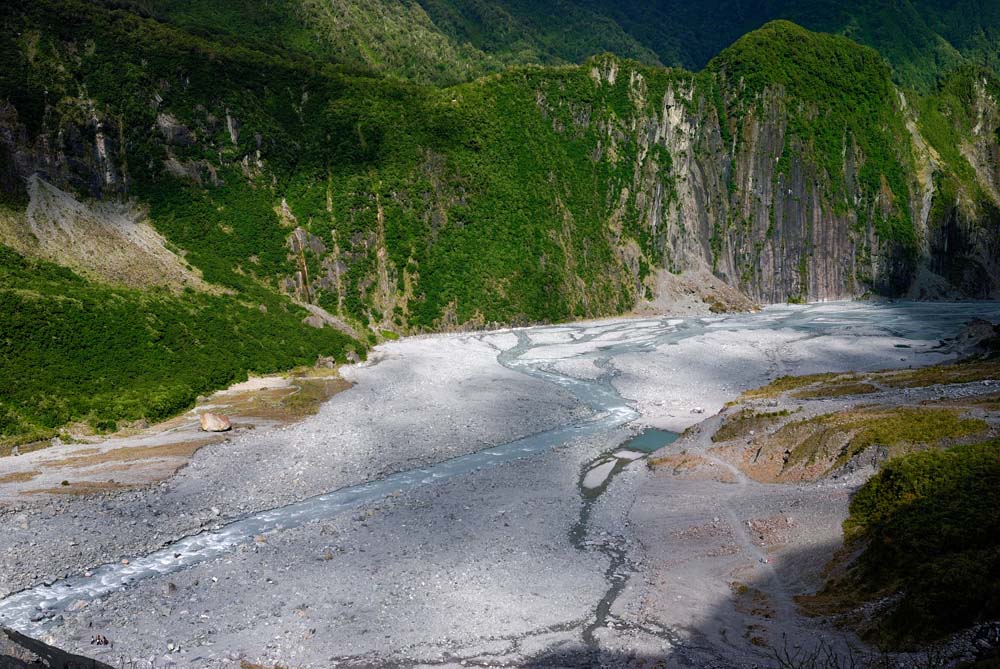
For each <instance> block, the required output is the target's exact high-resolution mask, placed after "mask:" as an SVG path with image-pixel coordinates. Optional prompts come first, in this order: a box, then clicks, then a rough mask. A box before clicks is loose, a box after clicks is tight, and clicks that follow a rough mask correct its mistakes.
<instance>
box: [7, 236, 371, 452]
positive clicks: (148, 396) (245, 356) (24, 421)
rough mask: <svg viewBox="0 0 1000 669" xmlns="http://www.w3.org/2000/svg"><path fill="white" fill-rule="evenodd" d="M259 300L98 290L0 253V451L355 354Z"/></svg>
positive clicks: (52, 268)
mask: <svg viewBox="0 0 1000 669" xmlns="http://www.w3.org/2000/svg"><path fill="white" fill-rule="evenodd" d="M261 299H262V300H264V301H262V302H261V303H259V304H258V303H248V302H244V301H241V300H238V299H235V298H233V297H229V296H212V295H201V294H194V293H187V294H185V295H183V296H178V295H173V294H171V293H169V292H166V291H162V292H158V291H152V292H139V291H130V290H125V289H114V288H110V287H105V286H98V285H94V284H92V283H90V282H88V281H85V280H84V279H82V278H80V277H79V276H77V275H76V274H74V273H72V272H71V271H69V270H67V269H64V268H62V267H59V266H57V265H52V264H49V263H44V262H41V261H37V260H31V259H28V258H25V257H23V256H20V255H18V254H17V253H15V252H13V251H11V250H10V249H8V248H6V247H3V246H0V322H2V323H3V329H2V332H0V359H2V360H3V361H4V362H3V365H2V366H0V445H6V444H9V443H18V442H23V441H25V440H30V439H32V438H45V437H48V436H51V435H53V434H55V432H56V430H57V429H58V428H59V427H61V426H62V425H65V424H66V423H69V422H75V421H81V422H87V423H90V424H91V425H93V426H95V427H97V428H98V429H103V430H109V429H113V428H114V427H115V426H116V423H117V422H118V421H121V420H125V421H130V420H139V419H147V420H150V421H155V420H162V419H164V418H167V417H169V416H171V415H172V414H174V413H177V412H178V411H180V410H182V409H185V408H187V407H188V406H190V405H192V404H193V403H194V400H195V398H196V397H197V396H198V395H199V394H201V393H204V392H206V391H210V390H214V389H216V388H219V387H221V386H225V385H227V384H229V383H233V382H236V381H241V380H245V379H246V376H247V374H248V373H249V372H257V373H268V372H275V371H279V370H282V369H288V368H290V367H293V366H295V365H305V364H312V363H314V362H315V361H316V356H317V354H322V355H328V356H333V357H335V358H336V359H338V360H340V361H343V360H344V359H345V354H346V353H347V351H348V350H352V349H353V350H356V351H358V352H361V353H363V351H361V350H360V347H359V346H358V345H357V344H356V343H355V342H353V341H352V340H351V339H350V338H349V337H347V336H345V335H343V334H341V333H339V332H337V331H335V330H331V329H329V328H326V329H322V330H316V329H313V328H309V327H303V326H302V324H301V322H300V321H301V319H302V317H303V316H304V315H305V313H304V312H303V311H302V310H301V309H299V308H293V307H291V306H290V305H288V304H287V303H285V302H283V301H282V300H279V299H276V298H275V297H268V296H266V295H264V294H262V295H261Z"/></svg>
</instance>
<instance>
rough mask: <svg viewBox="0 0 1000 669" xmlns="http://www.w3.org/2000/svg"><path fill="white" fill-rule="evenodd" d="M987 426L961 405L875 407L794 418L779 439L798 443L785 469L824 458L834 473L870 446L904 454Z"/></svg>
mask: <svg viewBox="0 0 1000 669" xmlns="http://www.w3.org/2000/svg"><path fill="white" fill-rule="evenodd" d="M988 429H989V425H988V424H987V423H986V422H985V421H983V420H979V419H974V418H963V417H962V411H961V410H960V409H950V408H920V409H915V408H908V407H900V408H892V409H881V408H875V409H865V410H858V411H849V412H842V413H837V414H825V415H822V416H816V417H815V418H810V419H808V420H804V421H797V422H794V423H789V424H788V425H785V426H784V427H782V428H781V430H779V431H778V433H777V434H775V439H776V440H779V441H788V442H790V443H792V444H795V445H794V446H793V447H791V448H790V451H791V452H790V454H789V455H788V459H787V461H786V464H785V467H786V469H787V468H791V467H794V466H797V465H804V466H811V465H814V464H817V463H820V464H824V465H826V471H827V472H830V471H832V470H834V469H836V468H838V467H841V466H843V465H845V464H846V463H847V462H848V461H849V460H850V459H851V458H852V457H854V456H855V455H857V454H858V453H860V452H862V451H864V450H865V449H866V448H868V447H870V446H883V447H885V448H887V449H889V450H890V452H896V453H899V452H903V451H904V450H905V449H907V448H910V447H916V446H922V445H935V444H939V443H940V442H942V441H944V440H948V439H960V438H963V437H969V436H972V435H977V434H983V433H984V432H986V431H987V430H988Z"/></svg>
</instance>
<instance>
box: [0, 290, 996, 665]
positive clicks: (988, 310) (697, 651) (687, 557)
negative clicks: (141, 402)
mask: <svg viewBox="0 0 1000 669" xmlns="http://www.w3.org/2000/svg"><path fill="white" fill-rule="evenodd" d="M973 316H983V317H992V318H994V319H995V318H997V317H998V316H1000V306H998V305H996V304H993V303H980V304H965V305H958V304H956V305H918V304H906V305H887V306H875V305H862V304H831V305H814V306H809V307H788V308H772V309H767V310H765V311H764V312H762V313H760V314H754V315H741V316H727V317H710V318H691V319H686V320H681V319H667V318H663V319H642V320H614V321H602V322H596V323H585V324H575V325H563V326H551V327H540V328H530V329H524V330H515V331H506V332H497V333H488V334H477V335H441V336H433V337H419V338H412V339H407V340H402V341H399V342H393V343H389V344H385V345H382V346H380V347H379V348H378V349H377V350H376V352H375V353H374V354H373V356H372V361H370V362H369V363H366V364H364V365H360V366H355V367H349V368H345V369H344V370H342V375H343V377H344V378H345V379H346V380H347V381H350V382H352V383H353V384H354V385H353V387H351V388H349V389H346V390H343V391H342V392H340V393H339V394H336V395H335V396H333V397H332V398H331V399H330V400H328V401H326V402H325V403H324V404H323V405H322V407H321V408H320V409H319V411H318V413H316V415H314V416H310V417H308V418H305V419H304V420H302V421H301V422H298V423H296V424H292V425H272V426H268V425H263V424H262V425H259V426H258V427H257V429H256V430H246V431H242V432H238V433H236V434H234V435H233V436H232V438H230V439H228V440H226V441H223V442H220V443H216V444H212V445H209V446H207V447H204V448H201V449H200V450H197V452H195V453H194V454H193V456H191V460H190V463H189V464H188V465H187V466H186V467H183V468H182V469H180V470H179V471H177V473H176V474H172V475H168V476H167V478H165V479H164V480H163V481H161V482H159V483H157V484H154V485H149V486H142V487H138V488H135V489H126V490H113V491H104V492H100V493H95V494H82V495H55V494H38V495H18V494H14V493H11V494H7V495H6V496H5V493H4V490H5V489H4V487H3V486H4V485H7V484H5V483H0V499H3V500H5V501H4V502H3V506H2V507H0V523H2V524H3V526H4V527H5V531H4V532H3V533H2V534H0V596H8V595H10V596H8V597H7V599H5V600H0V624H4V625H9V626H13V627H16V628H19V629H22V630H24V631H25V632H28V633H30V634H33V635H34V636H37V637H39V638H42V639H43V640H46V641H50V642H52V643H54V644H55V645H58V646H60V647H63V648H65V649H67V650H70V651H75V652H84V653H86V654H89V655H92V656H95V657H98V658H100V659H103V660H104V661H106V662H108V663H110V664H113V665H116V666H117V665H118V664H119V663H120V662H121V661H122V660H125V661H126V662H128V661H137V662H139V664H138V665H136V666H143V663H145V664H146V666H149V665H154V666H156V667H158V668H159V667H169V666H183V667H188V666H190V667H231V666H239V663H240V662H241V661H246V662H249V663H253V664H255V665H256V664H260V665H265V666H272V665H274V664H276V663H277V664H281V665H282V666H287V667H329V666H334V665H336V666H417V665H432V666H450V665H456V666H459V665H463V664H465V665H519V666H589V665H594V666H598V665H603V666H614V665H620V666H646V665H649V666H652V665H654V664H656V663H657V662H662V661H663V660H668V666H692V667H703V666H719V667H728V666H753V665H759V666H769V661H770V660H769V658H770V657H771V653H770V651H769V650H768V648H767V647H768V646H771V647H774V646H780V645H782V644H783V643H784V641H783V639H787V642H788V643H790V644H792V645H793V646H794V645H803V646H808V645H810V644H815V643H816V641H817V640H818V639H820V638H825V639H829V640H830V642H831V643H833V644H835V645H837V644H841V643H842V639H843V633H841V632H836V631H833V630H831V629H830V628H828V627H824V624H823V623H822V622H821V621H819V620H816V619H808V618H805V617H803V616H801V615H800V614H799V613H798V612H797V610H796V608H795V606H794V603H793V602H792V599H791V597H792V596H793V595H795V594H801V593H807V592H811V591H812V590H815V588H816V586H817V585H818V583H819V570H820V569H821V568H822V566H823V564H824V563H825V562H826V561H827V559H828V558H829V556H830V555H831V554H832V552H833V550H834V549H835V548H836V546H837V545H838V544H839V541H840V522H841V521H842V520H843V518H844V516H845V514H846V505H847V501H848V499H849V496H850V493H851V492H852V490H854V489H855V487H856V486H857V485H858V483H859V481H860V479H859V477H854V478H847V479H843V480H840V479H838V480H832V481H827V482H824V483H816V484H805V483H803V484H800V485H788V484H786V485H774V484H765V483H756V482H754V481H752V480H751V479H750V478H749V477H748V476H747V475H746V474H745V473H744V471H743V470H742V469H741V468H740V467H739V466H738V463H735V464H734V462H735V461H733V460H732V459H726V458H724V457H721V456H720V455H719V454H717V453H714V452H712V453H709V446H710V444H709V442H708V436H709V435H710V434H711V431H712V429H713V428H714V427H715V426H716V425H717V424H718V422H719V421H720V420H721V418H719V417H715V416H714V414H716V413H717V412H719V411H720V410H721V409H723V407H724V405H725V404H726V403H727V402H729V401H731V400H734V399H736V398H737V397H739V396H740V394H741V393H742V392H743V391H746V390H749V389H751V388H755V387H758V386H761V385H763V384H765V383H767V382H768V381H770V380H771V379H773V378H775V377H777V376H781V375H787V374H808V373H816V372H825V371H846V370H859V369H860V370H875V369H886V368H906V367H910V366H918V365H928V364H933V363H938V362H942V361H945V360H948V359H950V358H952V357H954V356H953V355H952V354H949V353H947V352H946V351H944V350H943V349H940V348H939V344H940V341H941V339H943V338H945V337H947V336H951V335H954V334H956V333H957V332H958V331H959V330H960V329H961V326H962V325H963V324H964V323H965V321H967V320H968V319H969V318H971V317H973ZM706 419H708V420H707V422H705V423H703V424H702V425H701V426H700V427H698V428H696V429H694V430H691V431H690V432H689V433H688V434H687V435H686V436H685V437H683V438H682V439H681V440H679V441H678V442H676V443H675V444H674V445H673V446H671V447H669V449H666V450H665V451H664V453H676V452H678V449H679V448H683V449H685V450H687V451H689V452H704V453H705V460H704V461H703V462H702V465H703V466H702V467H701V468H700V469H698V470H697V471H695V472H693V473H691V474H690V475H685V476H676V475H675V474H674V473H673V472H672V471H670V470H669V469H667V468H662V467H658V468H653V469H651V468H650V467H648V466H647V461H646V460H645V459H641V458H640V459H636V460H634V461H630V460H629V458H628V457H618V458H617V460H616V459H615V456H612V455H608V454H610V453H615V452H617V451H618V449H619V448H620V447H621V445H622V444H623V443H624V442H625V441H626V440H627V439H628V438H629V437H630V436H632V435H634V434H636V433H637V432H639V431H640V430H642V429H643V428H647V427H656V428H661V429H667V430H673V431H678V432H679V431H682V430H685V429H686V428H690V427H692V426H695V425H697V424H699V423H702V421H706ZM713 421H714V422H713ZM518 440H520V441H518ZM505 444H511V446H509V447H507V446H504V445H505ZM88 447H90V448H93V446H88V445H78V446H72V445H70V446H65V447H61V448H65V449H68V450H72V449H84V448H88ZM699 449H700V451H699ZM473 453H479V454H480V455H477V456H470V458H464V457H463V456H467V455H469V454H473ZM518 454H521V455H523V456H524V457H521V458H519V459H515V457H514V456H515V455H518ZM64 455H65V454H64ZM663 455H664V454H663V453H661V454H659V455H658V456H657V457H662V456H663ZM21 457H27V456H21ZM629 457H631V456H629ZM456 458H458V459H456ZM477 458H478V459H477ZM598 460H601V461H602V462H604V461H606V462H616V465H615V467H614V468H613V470H612V474H613V478H612V480H611V481H610V483H609V484H608V485H607V488H606V489H600V488H599V489H597V490H595V491H591V492H590V493H589V494H584V490H583V489H582V488H581V481H582V479H583V478H584V475H585V474H586V472H587V471H588V470H589V469H590V463H593V462H595V461H598ZM442 463H443V464H442ZM43 465H44V463H41V465H40V466H43ZM367 482H372V483H371V485H365V484H366V483H367ZM386 482H388V483H386ZM10 485H14V483H10ZM380 486H381V487H380ZM336 490H342V491H343V493H338V495H332V496H328V497H319V498H317V497H316V496H317V495H323V494H324V493H328V492H330V491H336ZM383 490H384V493H385V494H382V493H381V492H380V491H383ZM602 490H603V492H602ZM300 502H301V503H302V504H298V503H300ZM287 505H293V506H292V507H288V508H286V509H285V510H280V508H281V507H286V506H287ZM269 509H279V510H278V511H275V512H274V513H266V511H267V510H269ZM246 518H249V519H250V521H241V519H246ZM254 528H257V529H254ZM189 535H197V537H196V540H195V541H193V542H191V541H189V542H187V543H184V542H181V543H178V544H173V543H172V542H174V541H175V540H177V539H180V538H182V537H185V536H189ZM761 536H763V537H764V539H758V538H757V537H761ZM198 537H200V538H198ZM776 537H780V540H779V539H776ZM199 542H200V543H199ZM155 551H159V552H158V553H154V552H155ZM151 553H152V554H154V555H155V556H157V557H156V559H155V560H152V561H149V560H146V561H144V559H143V557H142V556H146V555H149V554H151ZM174 562H176V564H175V563H174ZM102 564H103V565H105V566H104V567H101V568H98V567H99V565H102ZM64 577H71V578H70V579H69V580H68V581H66V585H65V587H62V586H61V585H60V583H58V582H57V583H55V584H54V585H53V586H52V587H46V586H45V585H44V584H45V583H52V582H55V581H58V580H59V579H62V578H64ZM122 583H126V584H127V585H128V587H124V588H123V587H121V584H122ZM19 591H20V593H19ZM16 593H19V594H16ZM98 634H99V635H102V636H104V637H107V638H108V639H109V640H111V641H112V642H113V645H110V646H94V645H91V643H90V642H91V639H92V638H93V637H94V635H98ZM128 666H131V665H128Z"/></svg>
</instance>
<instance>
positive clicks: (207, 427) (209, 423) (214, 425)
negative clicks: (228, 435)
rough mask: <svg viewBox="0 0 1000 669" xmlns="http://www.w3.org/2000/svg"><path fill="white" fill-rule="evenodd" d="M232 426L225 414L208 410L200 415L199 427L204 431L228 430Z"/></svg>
mask: <svg viewBox="0 0 1000 669" xmlns="http://www.w3.org/2000/svg"><path fill="white" fill-rule="evenodd" d="M232 428H233V424H232V423H230V422H229V419H228V418H226V417H225V416H222V415H220V414H217V413H210V412H208V411H206V412H205V413H203V414H202V415H201V429H202V430H204V431H205V432H228V431H229V430H231V429H232Z"/></svg>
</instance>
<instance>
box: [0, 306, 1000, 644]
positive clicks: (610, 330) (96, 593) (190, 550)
mask: <svg viewBox="0 0 1000 669" xmlns="http://www.w3.org/2000/svg"><path fill="white" fill-rule="evenodd" d="M973 316H977V317H984V316H985V317H994V318H1000V306H998V305H997V304H996V303H988V304H987V305H984V303H970V304H966V305H962V304H953V305H948V306H947V307H946V308H945V307H943V306H942V305H939V304H919V303H906V304H900V305H892V306H891V307H877V306H873V305H867V304H865V305H857V304H842V305H815V306H806V307H780V308H769V309H766V310H764V311H763V312H761V313H758V314H745V315H738V316H726V317H721V316H720V317H711V318H694V319H687V320H680V319H668V318H663V319H645V320H618V321H608V322H603V323H587V324H571V325H563V326H550V327H540V328H526V329H520V330H514V331H513V334H514V335H515V336H516V344H515V345H514V346H512V347H509V348H505V349H504V350H499V349H498V356H497V360H498V362H499V363H500V364H501V365H503V366H504V367H507V368H508V369H511V370H515V371H518V372H521V373H524V374H528V375H530V376H533V377H536V378H540V379H544V380H545V381H547V382H549V383H552V384H555V385H557V386H559V387H561V388H563V389H564V390H566V391H568V392H569V393H571V394H572V396H573V397H574V398H575V399H576V400H577V401H578V402H579V403H580V404H581V405H582V406H584V407H586V408H587V409H589V411H590V412H591V413H590V416H589V417H587V418H585V419H583V420H580V421H577V422H574V423H571V424H568V425H563V426H560V427H557V428H555V429H552V430H548V431H545V432H541V433H538V434H534V435H531V436H528V437H525V438H523V439H518V440H516V441H511V442H509V443H505V444H501V445H497V446H492V447H489V448H486V449H483V450H480V451H477V452H474V453H470V454H468V455H463V456H460V457H456V458H453V459H449V460H444V461H441V462H438V463H436V464H433V465H430V466H425V467H419V468H415V469H409V470H405V471H399V472H396V473H392V474H390V475H388V476H385V477H384V478H380V479H377V480H371V481H368V482H365V483H361V484H359V485H353V486H349V487H345V488H340V489H338V490H333V491H331V492H328V493H326V494H322V495H318V496H315V497H310V498H306V499H303V500H301V501H298V502H295V503H293V504H289V505H286V506H281V507H277V508H274V509H270V510H267V511H263V512H260V513H255V514H252V515H248V516H246V517H243V518H241V519H238V520H235V521H233V522H230V523H228V524H225V525H222V526H221V527H216V528H215V529H211V530H207V531H203V532H200V533H198V534H194V535H191V536H187V537H184V538H181V539H179V540H177V541H173V542H171V543H168V544H165V545H164V546H163V547H162V548H160V549H159V550H157V551H155V552H153V553H150V554H147V555H142V556H136V557H134V558H130V559H129V560H127V561H121V562H114V563H108V564H105V565H102V566H99V567H97V568H95V569H93V570H91V571H88V572H85V573H83V574H79V575H76V576H71V577H68V578H65V579H62V580H58V581H55V582H52V583H50V584H46V585H42V586H38V587H33V588H30V589H27V590H23V591H21V592H17V593H14V594H12V595H10V596H8V597H7V598H5V599H3V600H0V624H2V625H5V626H9V627H12V628H14V629H17V630H19V631H22V632H24V633H26V634H29V635H34V636H37V635H39V634H41V633H43V632H44V631H45V630H46V629H47V628H49V627H51V626H53V625H58V624H59V620H60V618H61V615H62V614H65V613H67V612H71V611H72V608H71V606H74V607H75V606H79V604H78V602H80V601H83V602H92V601H95V600H99V599H101V598H103V597H106V596H107V595H109V594H111V593H114V592H116V591H119V590H122V589H126V588H129V587H131V586H133V585H135V584H136V583H138V582H140V581H143V580H145V579H150V578H157V577H162V576H165V575H168V574H171V573H174V572H178V571H180V570H184V569H188V568H190V567H191V566H193V565H196V564H198V563H201V562H204V561H207V560H211V559H214V558H218V557H220V556H223V555H225V554H227V553H230V552H232V551H234V549H236V548H237V547H238V546H240V545H244V544H249V543H251V542H253V540H254V537H256V536H258V535H262V534H268V533H272V532H278V531H282V530H287V529H290V528H295V527H299V526H302V525H304V524H307V523H312V522H317V521H322V520H326V519H330V518H333V517H336V516H338V515H340V514H344V513H345V512H348V511H351V510H354V509H356V508H358V507H361V506H364V505H366V504H371V503H373V502H377V501H379V500H382V499H383V498H386V497H388V496H390V495H393V494H396V493H404V492H406V491H409V490H413V489H416V488H418V487H420V486H428V485H434V484H435V483H437V482H440V481H444V480H448V479H452V478H455V477H460V476H463V475H465V474H469V473H471V472H476V471H482V470H488V469H490V468H493V467H497V466H499V465H502V464H504V463H509V462H513V461H515V460H520V459H522V458H529V457H531V456H533V455H536V454H539V453H542V452H546V451H549V450H551V449H553V448H557V447H561V446H565V445H567V444H569V445H570V447H572V443H573V442H574V441H575V440H578V439H580V438H582V437H592V436H607V437H609V441H610V440H611V439H610V438H612V437H617V443H619V444H621V445H620V446H618V447H617V448H614V449H613V450H610V451H608V452H606V453H604V454H602V455H600V456H599V457H597V458H596V459H595V460H593V461H591V462H590V463H588V464H587V465H585V466H584V467H583V469H582V471H580V473H579V482H578V490H579V494H580V498H581V500H580V501H581V503H580V512H579V513H580V515H579V518H578V520H577V521H576V523H575V525H574V526H573V529H572V530H571V533H570V540H571V541H572V542H573V545H574V546H575V547H576V548H577V549H579V550H590V551H594V550H596V551H601V552H602V553H604V554H605V555H606V556H607V557H608V559H609V566H608V569H607V572H606V578H607V581H608V591H607V593H606V594H605V595H604V596H603V598H602V599H601V601H600V602H597V603H596V604H595V607H596V608H595V615H594V616H593V617H592V619H591V623H590V624H589V625H588V626H587V627H586V629H584V632H583V638H584V641H585V642H587V643H588V644H589V645H594V644H595V643H596V642H595V640H594V631H595V630H596V629H597V628H598V627H600V626H602V625H604V624H605V623H606V620H607V618H608V615H609V613H608V612H609V610H610V608H611V605H612V603H613V602H614V600H615V598H616V597H617V596H618V594H619V593H620V592H621V589H622V588H623V586H624V584H625V583H626V581H627V580H628V576H629V574H630V573H632V571H633V567H632V565H630V564H629V561H628V557H627V555H626V554H625V551H624V550H623V549H622V548H621V547H620V545H619V544H618V543H617V542H616V541H615V538H614V537H594V536H591V533H589V532H588V522H589V519H590V514H591V509H592V507H593V506H594V504H595V503H596V502H597V501H598V500H599V498H600V497H601V495H602V494H604V493H605V492H606V491H607V490H608V486H609V485H610V484H611V482H612V481H613V480H614V478H615V476H616V475H617V474H618V473H619V472H621V471H622V470H623V469H624V468H626V467H628V466H629V465H630V464H631V463H633V462H636V461H638V460H640V459H642V458H645V457H646V456H647V455H648V454H649V453H651V452H653V451H655V450H658V449H659V448H661V447H663V446H665V445H667V444H669V443H671V442H672V441H673V440H674V439H676V438H677V435H676V434H674V433H672V432H665V431H660V430H646V431H636V430H634V429H630V428H629V427H627V426H628V424H629V423H632V422H633V421H635V420H636V419H637V418H639V417H640V414H639V412H638V410H637V409H636V408H635V405H633V404H632V403H630V402H629V401H627V400H625V399H624V398H623V397H622V396H621V395H620V394H619V392H618V391H617V390H616V388H615V386H614V383H613V382H614V378H615V374H616V370H615V368H614V365H613V361H614V358H615V357H617V356H621V355H625V354H634V353H653V352H658V353H659V354H665V355H669V349H666V351H667V352H666V353H664V350H665V347H669V346H670V345H671V344H677V343H678V342H680V341H681V340H684V339H686V338H689V337H696V336H699V335H701V334H704V333H706V332H710V331H717V330H719V329H723V330H726V329H729V330H745V329H790V330H794V331H798V332H800V333H803V334H806V335H809V334H815V335H817V336H818V335H820V334H827V333H830V332H831V331H836V332H842V333H845V334H857V335H858V337H859V342H863V337H864V336H866V335H867V334H868V333H871V332H873V331H877V332H878V333H879V334H880V335H886V334H889V335H891V336H895V337H900V338H904V339H912V340H920V341H927V340H936V339H943V338H945V337H947V336H952V335H954V334H955V333H957V332H958V331H959V330H960V329H961V327H962V325H963V324H964V323H965V322H966V321H967V320H968V319H969V318H971V317H973ZM493 336H495V335H490V334H483V335H476V336H474V338H477V339H480V340H482V341H486V342H489V341H493V340H492V339H491V337H493ZM554 342H556V343H554ZM491 345H493V344H491ZM567 360H572V361H574V362H580V361H584V362H586V361H589V362H591V363H592V364H593V365H594V366H595V367H596V371H595V374H593V375H590V376H588V375H581V376H579V377H578V376H574V375H570V374H567V373H561V372H559V371H557V369H556V368H555V366H554V364H555V363H556V362H559V361H567ZM334 401H335V400H334ZM629 434H631V438H630V439H627V440H626V437H627V436H628V435H629Z"/></svg>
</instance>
